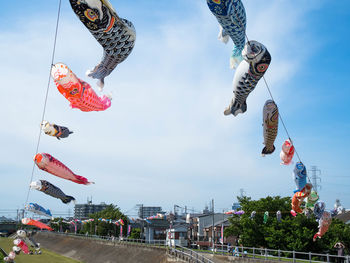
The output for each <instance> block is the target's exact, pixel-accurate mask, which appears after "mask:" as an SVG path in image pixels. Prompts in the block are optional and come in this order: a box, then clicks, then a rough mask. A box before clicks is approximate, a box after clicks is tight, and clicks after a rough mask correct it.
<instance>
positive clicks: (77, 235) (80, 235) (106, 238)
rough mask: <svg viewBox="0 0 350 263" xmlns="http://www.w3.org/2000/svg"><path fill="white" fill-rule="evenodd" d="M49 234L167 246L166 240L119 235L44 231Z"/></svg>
mask: <svg viewBox="0 0 350 263" xmlns="http://www.w3.org/2000/svg"><path fill="white" fill-rule="evenodd" d="M43 233H47V234H53V235H61V236H72V237H78V238H83V239H93V240H99V241H104V242H107V243H113V244H115V243H133V244H140V245H141V244H143V245H147V246H155V247H165V246H166V241H165V240H147V241H146V240H143V239H131V238H119V237H110V236H96V235H83V234H74V233H62V232H46V231H45V232H43Z"/></svg>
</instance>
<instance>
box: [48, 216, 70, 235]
mask: <svg viewBox="0 0 350 263" xmlns="http://www.w3.org/2000/svg"><path fill="white" fill-rule="evenodd" d="M50 226H51V228H52V229H53V230H54V231H57V232H59V231H62V232H65V231H66V230H70V225H69V224H67V223H66V222H64V219H63V218H62V217H56V218H54V219H52V220H51V222H50Z"/></svg>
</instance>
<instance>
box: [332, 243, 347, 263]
mask: <svg viewBox="0 0 350 263" xmlns="http://www.w3.org/2000/svg"><path fill="white" fill-rule="evenodd" d="M334 248H336V249H337V250H338V262H339V263H342V262H344V254H345V253H344V252H345V246H344V244H343V243H341V242H338V243H336V244H335V245H334Z"/></svg>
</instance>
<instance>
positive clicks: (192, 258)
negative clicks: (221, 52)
mask: <svg viewBox="0 0 350 263" xmlns="http://www.w3.org/2000/svg"><path fill="white" fill-rule="evenodd" d="M169 253H170V254H171V255H174V256H175V257H177V258H180V259H187V260H188V261H189V262H195V263H214V261H212V260H210V259H208V258H206V257H204V256H203V255H200V254H199V253H197V252H195V251H193V250H191V249H188V248H185V247H181V246H176V247H171V248H169Z"/></svg>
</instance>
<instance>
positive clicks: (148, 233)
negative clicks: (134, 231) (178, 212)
mask: <svg viewBox="0 0 350 263" xmlns="http://www.w3.org/2000/svg"><path fill="white" fill-rule="evenodd" d="M141 224H142V225H143V233H144V238H145V240H146V242H149V241H152V240H164V239H165V238H166V230H167V229H168V228H169V225H170V223H169V221H167V220H166V219H152V220H142V223H141Z"/></svg>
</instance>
